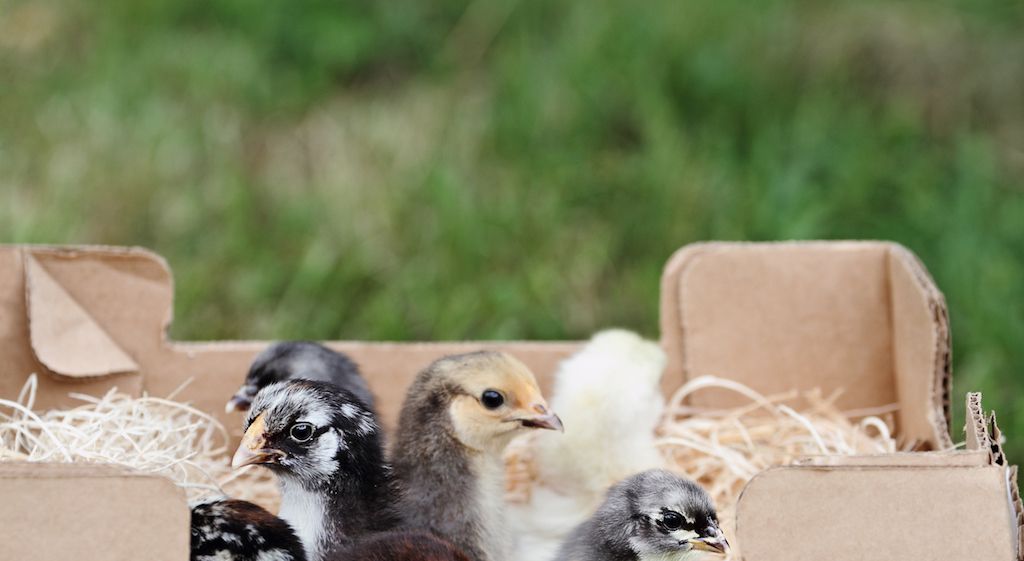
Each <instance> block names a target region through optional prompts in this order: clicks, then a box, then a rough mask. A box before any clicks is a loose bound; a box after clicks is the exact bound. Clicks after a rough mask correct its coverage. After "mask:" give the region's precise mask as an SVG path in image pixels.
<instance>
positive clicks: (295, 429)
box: [288, 423, 313, 442]
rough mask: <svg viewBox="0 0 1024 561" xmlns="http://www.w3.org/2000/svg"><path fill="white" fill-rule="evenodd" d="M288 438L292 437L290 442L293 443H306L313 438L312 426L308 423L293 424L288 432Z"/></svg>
mask: <svg viewBox="0 0 1024 561" xmlns="http://www.w3.org/2000/svg"><path fill="white" fill-rule="evenodd" d="M288 436H290V437H292V440H294V441H295V442H306V441H308V440H309V439H310V438H313V425H311V424H309V423H295V424H294V425H292V428H291V429H289V430H288Z"/></svg>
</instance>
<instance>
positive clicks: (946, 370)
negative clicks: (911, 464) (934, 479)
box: [882, 242, 953, 449]
mask: <svg viewBox="0 0 1024 561" xmlns="http://www.w3.org/2000/svg"><path fill="white" fill-rule="evenodd" d="M882 243H885V244H886V245H888V247H889V253H890V255H892V256H894V257H895V258H897V259H899V260H900V261H901V262H902V263H903V264H904V265H906V266H907V268H908V270H909V271H910V272H911V274H913V275H914V277H915V279H916V280H917V285H918V288H919V289H920V290H921V292H922V294H923V296H924V297H925V302H926V305H927V306H928V308H929V310H930V311H931V315H932V321H933V322H934V323H933V325H934V327H935V329H936V333H935V335H936V337H935V348H934V353H935V354H934V367H933V368H934V370H933V372H934V377H933V378H932V387H931V395H932V401H933V407H934V412H935V413H939V412H941V414H933V415H931V418H930V420H931V423H932V427H933V430H934V433H935V439H936V445H937V447H938V448H940V449H946V448H950V447H952V445H953V440H952V438H951V437H950V434H949V430H950V422H951V421H952V418H953V415H952V409H951V397H950V396H951V392H952V386H953V344H952V332H951V331H950V329H949V310H948V307H947V306H946V298H945V296H943V295H942V292H941V291H940V290H939V288H938V285H936V284H935V280H934V279H933V278H932V276H931V275H930V274H929V273H928V269H927V268H925V266H924V263H923V262H922V261H921V259H920V258H918V256H917V255H916V254H915V253H914V252H912V251H910V250H909V249H907V248H906V247H903V246H902V245H900V244H898V243H893V242H882Z"/></svg>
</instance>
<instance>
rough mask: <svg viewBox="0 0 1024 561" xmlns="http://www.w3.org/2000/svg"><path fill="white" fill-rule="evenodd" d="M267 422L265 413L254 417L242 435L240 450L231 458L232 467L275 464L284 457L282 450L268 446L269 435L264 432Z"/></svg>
mask: <svg viewBox="0 0 1024 561" xmlns="http://www.w3.org/2000/svg"><path fill="white" fill-rule="evenodd" d="M265 423H266V421H265V420H264V419H263V413H260V415H259V416H258V417H256V418H255V419H253V421H252V424H250V425H249V428H248V430H246V431H245V435H244V436H242V442H241V443H240V444H239V445H238V450H235V455H234V457H233V458H231V467H232V468H235V469H238V468H240V467H242V466H250V465H253V464H275V463H277V462H278V461H280V460H281V458H283V457H284V453H283V452H281V451H280V450H275V449H273V448H267V437H266V435H265V434H264V429H265V427H266V424H265Z"/></svg>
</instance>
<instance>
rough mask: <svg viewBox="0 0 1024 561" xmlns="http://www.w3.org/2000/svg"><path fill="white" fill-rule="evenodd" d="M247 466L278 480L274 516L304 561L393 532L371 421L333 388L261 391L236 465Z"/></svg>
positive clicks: (288, 385)
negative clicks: (292, 534) (287, 527)
mask: <svg viewBox="0 0 1024 561" xmlns="http://www.w3.org/2000/svg"><path fill="white" fill-rule="evenodd" d="M248 464H261V465H264V466H266V467H268V468H270V469H271V470H272V471H274V472H275V473H276V474H277V475H278V479H279V481H280V483H281V510H280V513H279V516H281V518H283V519H284V520H285V521H287V522H288V523H289V524H291V525H292V527H293V528H295V531H296V533H297V534H298V536H299V538H300V540H301V541H302V543H303V545H304V546H305V549H306V555H307V557H308V559H309V561H320V560H322V559H326V558H329V557H330V556H331V555H333V554H335V553H337V552H340V551H342V550H344V549H345V548H347V547H348V546H350V545H351V544H353V543H355V542H356V541H358V540H359V539H360V538H362V537H363V536H366V535H369V534H372V533H375V532H380V531H385V530H391V529H393V528H395V527H396V526H397V524H398V521H399V517H398V515H397V513H396V511H395V507H396V504H395V502H396V501H395V496H396V491H395V488H394V485H393V483H392V478H391V471H390V469H389V467H388V466H387V464H386V463H385V460H384V453H383V448H382V445H381V439H380V429H379V427H378V426H377V423H376V421H375V420H374V416H373V413H372V412H371V411H370V410H369V409H368V408H367V407H366V406H365V405H363V403H362V401H361V400H359V399H358V398H356V397H355V396H354V395H352V394H351V393H350V392H348V391H346V390H343V389H341V388H338V387H337V386H334V385H332V384H329V383H326V382H313V381H308V380H293V381H290V382H285V383H279V384H273V385H271V386H268V387H266V388H264V389H263V390H262V391H260V393H259V394H258V395H257V396H256V400H255V401H254V402H253V406H252V408H251V409H250V411H249V415H248V417H247V419H246V434H245V436H244V437H243V440H242V444H241V445H240V446H239V448H238V451H237V452H236V454H235V459H234V461H233V465H235V466H236V467H238V466H242V465H248Z"/></svg>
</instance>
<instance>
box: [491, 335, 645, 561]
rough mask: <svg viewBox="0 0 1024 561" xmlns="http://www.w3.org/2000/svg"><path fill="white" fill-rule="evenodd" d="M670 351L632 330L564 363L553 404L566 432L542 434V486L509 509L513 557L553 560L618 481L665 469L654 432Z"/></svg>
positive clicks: (596, 342)
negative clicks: (525, 501) (512, 532)
mask: <svg viewBox="0 0 1024 561" xmlns="http://www.w3.org/2000/svg"><path fill="white" fill-rule="evenodd" d="M664 369H665V354H664V352H663V351H662V350H661V347H659V346H658V345H657V344H656V343H653V342H651V341H646V340H644V339H643V338H641V337H640V336H639V335H637V334H635V333H632V332H630V331H625V330H621V329H613V330H608V331H602V332H600V333H598V334H596V335H594V337H593V338H592V339H591V340H590V342H589V343H587V345H586V346H584V347H583V348H582V349H581V350H580V351H579V352H578V353H576V354H575V355H573V356H571V357H569V358H568V359H566V360H565V361H564V362H563V363H562V364H561V366H560V368H559V370H558V372H557V374H556V377H555V387H554V392H553V394H552V400H551V406H552V408H553V409H554V410H556V411H558V412H559V415H560V416H561V418H562V421H563V423H564V425H565V433H564V434H559V435H548V434H538V435H536V437H535V438H536V441H535V442H534V460H533V461H534V469H535V470H536V473H537V476H538V480H539V481H540V483H538V484H537V485H535V486H534V487H533V490H532V493H531V497H530V500H529V502H527V503H525V504H520V505H512V506H511V507H510V509H509V510H510V513H509V514H510V517H509V518H510V519H511V520H510V521H511V524H512V526H513V528H514V530H515V534H516V535H518V536H521V537H520V539H519V542H518V543H517V544H516V545H517V547H516V550H517V554H516V556H515V559H518V560H525V559H537V560H544V559H552V558H553V557H554V556H555V554H556V553H557V551H558V548H559V545H560V544H561V542H562V541H563V539H564V538H565V537H566V536H567V535H568V534H569V532H571V531H572V529H573V528H574V527H575V526H577V525H578V524H580V523H581V522H583V521H584V520H586V519H587V518H589V517H590V515H591V513H593V512H594V510H595V509H596V508H597V507H598V506H599V505H600V504H601V501H602V500H603V498H604V496H605V492H606V491H607V490H608V488H609V487H610V486H611V485H613V484H614V483H616V482H618V481H620V480H622V479H624V478H626V477H629V476H631V475H633V474H635V473H637V472H641V471H644V470H648V469H656V468H662V467H664V463H665V462H664V460H663V459H662V456H661V455H660V454H659V452H658V450H657V448H656V447H655V445H654V430H655V428H656V426H657V424H658V421H659V420H660V418H661V414H662V412H663V410H664V407H665V399H664V397H663V396H662V394H661V389H660V385H659V384H660V382H661V376H662V373H663V371H664Z"/></svg>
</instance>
